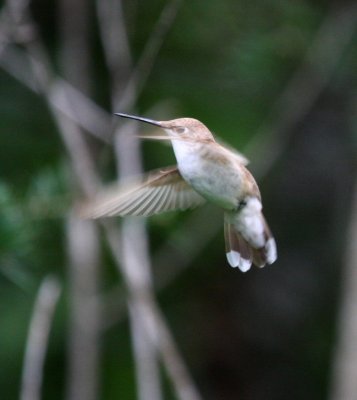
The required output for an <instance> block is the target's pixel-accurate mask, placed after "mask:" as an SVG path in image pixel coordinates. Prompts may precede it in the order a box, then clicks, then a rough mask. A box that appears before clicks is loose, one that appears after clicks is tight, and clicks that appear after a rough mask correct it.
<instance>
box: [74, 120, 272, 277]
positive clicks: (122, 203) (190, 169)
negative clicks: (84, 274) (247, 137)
mask: <svg viewBox="0 0 357 400" xmlns="http://www.w3.org/2000/svg"><path fill="white" fill-rule="evenodd" d="M115 115H117V116H120V117H122V118H129V119H133V120H137V121H141V122H145V123H147V124H151V125H154V126H156V127H159V128H161V129H162V130H163V133H162V134H159V135H152V136H147V138H151V139H157V140H169V141H170V142H171V144H172V147H173V151H174V154H175V157H176V160H177V165H175V166H172V167H166V168H162V169H159V170H156V171H152V172H151V173H149V174H147V175H144V176H143V177H141V180H140V181H133V182H131V183H128V184H127V185H125V184H124V185H123V186H120V185H119V188H116V189H114V190H109V191H104V192H103V193H100V194H99V196H98V197H97V198H96V199H94V200H93V201H90V202H89V203H87V204H86V205H85V206H84V208H83V209H82V215H83V216H84V217H86V218H101V217H111V216H129V215H133V216H150V215H154V214H158V213H162V212H165V211H171V210H187V209H190V208H194V207H196V206H199V205H201V204H203V203H205V202H210V203H212V204H214V205H216V206H218V207H219V208H221V209H222V210H223V212H224V236H225V246H226V256H227V261H228V263H229V264H230V265H231V266H232V267H238V268H239V269H240V270H241V271H242V272H246V271H248V270H249V269H250V268H251V266H252V264H255V265H256V266H257V267H264V266H265V265H266V264H272V263H274V262H275V261H276V259H277V250H276V243H275V240H274V237H273V236H272V233H271V231H270V229H269V227H268V224H267V223H266V221H265V218H264V216H263V213H262V200H261V195H260V191H259V188H258V185H257V183H256V181H255V179H254V177H253V176H252V174H251V173H250V172H249V171H248V169H247V168H246V165H247V164H248V160H247V159H246V158H245V157H244V156H243V155H241V154H240V153H238V152H236V151H234V150H233V149H230V148H228V147H226V146H224V145H221V144H219V143H218V142H217V141H216V140H215V138H214V136H213V134H212V133H211V132H210V130H209V129H208V128H207V127H206V126H205V125H204V124H203V123H202V122H200V121H198V120H197V119H193V118H178V119H173V120H170V121H156V120H153V119H149V118H143V117H138V116H135V115H129V114H123V113H115ZM165 133H166V134H165ZM141 137H143V136H141Z"/></svg>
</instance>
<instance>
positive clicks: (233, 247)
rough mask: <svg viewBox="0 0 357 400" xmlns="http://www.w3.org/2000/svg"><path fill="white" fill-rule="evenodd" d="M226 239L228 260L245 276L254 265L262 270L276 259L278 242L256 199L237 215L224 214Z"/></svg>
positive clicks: (247, 203)
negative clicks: (244, 273)
mask: <svg viewBox="0 0 357 400" xmlns="http://www.w3.org/2000/svg"><path fill="white" fill-rule="evenodd" d="M224 236H225V242H226V255H227V260H228V262H229V264H230V265H231V266H232V267H239V269H240V270H241V271H242V272H246V271H248V270H249V269H250V267H251V266H252V263H253V264H255V265H256V266H257V267H260V268H262V267H264V266H265V264H272V263H273V262H274V261H275V260H276V259H277V251H276V244H275V240H274V238H273V236H272V234H271V231H270V229H269V227H268V224H267V223H266V221H265V218H264V216H263V214H262V212H261V203H260V201H259V200H258V199H257V198H249V199H248V200H247V201H246V205H245V206H243V208H242V210H241V211H239V212H238V213H235V214H233V215H232V214H229V213H226V214H225V220H224Z"/></svg>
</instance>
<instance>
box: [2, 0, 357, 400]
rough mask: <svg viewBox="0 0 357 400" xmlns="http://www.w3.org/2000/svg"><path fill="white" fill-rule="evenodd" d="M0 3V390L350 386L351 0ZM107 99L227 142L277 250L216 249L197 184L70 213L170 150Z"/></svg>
mask: <svg viewBox="0 0 357 400" xmlns="http://www.w3.org/2000/svg"><path fill="white" fill-rule="evenodd" d="M0 4H1V9H0V88H1V90H0V109H1V118H0V132H1V134H0V237H1V240H0V371H1V373H0V393H1V398H3V399H15V398H21V399H22V400H39V399H52V400H56V399H68V400H74V399H76V400H81V399H83V400H92V399H93V400H94V399H104V400H114V399H121V400H126V399H128V400H131V399H140V400H160V399H182V400H184V399H207V400H210V399H212V400H213V399H222V400H230V399H232V400H233V399H242V400H243V399H244V400H245V399H249V400H250V399H254V400H263V399H264V400H268V399H272V400H273V399H274V400H279V399H281V400H283V399H287V398H288V399H290V400H300V399H304V400H309V399H314V400H316V399H331V400H350V399H351V400H352V399H355V398H356V396H357V395H356V393H357V388H356V385H357V380H356V379H355V377H356V376H357V354H356V350H355V346H356V343H355V340H354V339H355V337H356V332H357V326H356V316H355V313H356V312H357V299H356V298H355V296H356V293H357V277H356V271H355V269H356V267H357V265H356V257H357V255H356V251H357V244H356V243H357V232H356V231H357V209H356V201H357V200H356V199H357V191H356V190H357V189H356V186H355V176H356V143H357V131H356V127H357V119H356V115H357V113H356V110H357V107H356V105H357V96H356V86H357V74H356V66H357V46H356V29H355V27H356V21H357V8H356V4H354V2H353V1H351V2H349V1H341V0H339V1H322V0H292V1H281V0H269V1H258V0H253V1H249V2H245V1H237V0H224V1H222V0H207V1H204V2H203V1H196V0H194V1H184V0H182V1H178V0H167V1H162V0H152V1H150V2H149V1H142V0H134V1H120V0H98V1H97V2H95V1H88V0H76V1H73V0H56V1H55V0H50V1H49V0H46V1H45V0H33V1H26V0H16V1H15V0H7V1H2V2H1V3H0ZM113 112H129V113H132V114H136V115H143V116H146V117H150V118H156V119H159V120H166V119H172V118H178V117H182V116H187V117H194V118H197V119H199V120H201V121H203V122H204V123H205V124H206V125H207V126H208V127H209V128H210V129H211V130H212V131H213V132H214V133H215V134H217V135H218V136H219V137H220V138H221V139H222V140H223V141H225V142H227V143H229V144H230V145H231V146H233V147H235V148H237V149H239V150H240V151H241V152H243V153H244V154H246V155H247V156H248V158H249V159H250V161H251V162H250V165H249V168H250V170H251V171H252V172H253V174H254V175H255V176H256V178H257V181H258V182H259V185H260V188H261V192H262V196H263V201H264V210H265V215H266V217H267V219H268V221H269V224H270V226H271V229H272V231H273V232H274V234H275V237H276V240H277V243H278V251H279V259H278V261H277V262H276V263H275V264H274V265H272V266H269V267H267V268H265V269H262V270H258V269H252V270H251V271H250V272H248V273H247V274H242V273H241V272H240V271H237V270H235V269H231V268H230V267H229V266H228V265H227V262H226V260H225V254H224V241H223V222H222V213H221V212H220V210H217V209H215V208H214V207H211V206H209V205H207V206H205V207H203V208H201V209H199V210H193V211H188V212H182V213H168V214H164V215H161V216H156V217H152V218H150V219H149V220H147V221H143V220H141V219H135V218H134V219H127V220H125V221H124V222H122V221H120V220H116V219H115V220H112V221H109V223H106V224H104V225H103V224H100V223H97V222H96V223H92V222H91V221H81V220H79V219H78V218H77V217H76V208H77V204H78V202H80V201H81V199H83V198H85V197H90V196H91V195H92V194H93V193H94V192H95V191H96V190H97V189H98V187H100V186H101V185H102V184H105V183H109V182H113V181H115V180H116V179H117V176H118V174H121V175H123V174H124V175H126V174H130V173H138V172H139V171H140V170H145V171H147V170H150V169H153V168H158V167H161V166H166V165H171V164H173V163H174V162H175V160H174V157H173V153H172V150H171V149H170V147H168V146H164V145H162V144H160V143H157V142H156V143H152V142H145V143H140V142H138V140H136V139H135V137H134V136H135V135H133V133H137V132H139V133H147V132H149V131H150V128H148V127H144V126H141V125H136V124H129V123H127V122H125V121H123V120H119V119H117V118H114V117H113V116H112V113H113Z"/></svg>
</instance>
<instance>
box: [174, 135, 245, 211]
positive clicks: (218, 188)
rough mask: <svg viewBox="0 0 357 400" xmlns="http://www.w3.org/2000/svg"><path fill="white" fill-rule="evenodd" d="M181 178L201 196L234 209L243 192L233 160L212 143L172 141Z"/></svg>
mask: <svg viewBox="0 0 357 400" xmlns="http://www.w3.org/2000/svg"><path fill="white" fill-rule="evenodd" d="M172 145H173V149H174V152H175V156H176V159H177V164H178V169H179V171H180V173H181V175H182V177H183V178H184V179H185V180H186V181H187V182H188V183H189V184H190V185H191V186H192V187H193V188H194V189H195V190H196V191H197V192H198V193H199V194H201V195H202V196H203V197H204V198H206V199H207V200H209V201H210V202H212V203H214V204H216V205H218V206H220V207H222V208H224V209H226V210H235V209H236V208H237V206H238V204H239V199H240V197H241V194H242V193H241V192H242V186H243V185H242V174H241V173H240V168H239V166H238V165H237V163H236V162H234V161H233V160H231V159H230V158H229V157H228V156H227V155H226V154H224V153H222V152H220V151H219V150H220V149H219V146H216V144H215V143H200V142H187V141H183V140H172Z"/></svg>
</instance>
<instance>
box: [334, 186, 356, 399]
mask: <svg viewBox="0 0 357 400" xmlns="http://www.w3.org/2000/svg"><path fill="white" fill-rule="evenodd" d="M346 243H347V247H346V260H345V261H346V267H345V270H344V276H343V285H342V300H341V309H340V318H339V324H338V342H337V347H336V351H335V355H334V362H333V366H332V387H331V393H330V400H340V399H344V400H353V399H355V398H356V393H357V380H356V371H357V348H356V343H357V317H356V309H357V269H356V260H357V246H356V243H357V184H355V191H354V199H353V205H352V210H351V218H350V226H349V229H348V233H347V240H346Z"/></svg>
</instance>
